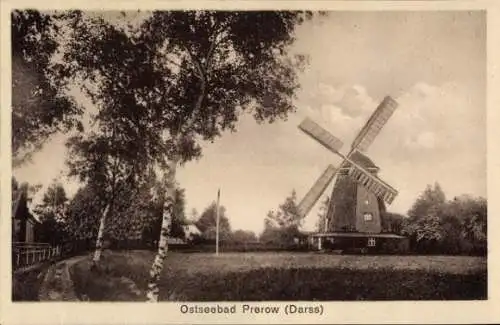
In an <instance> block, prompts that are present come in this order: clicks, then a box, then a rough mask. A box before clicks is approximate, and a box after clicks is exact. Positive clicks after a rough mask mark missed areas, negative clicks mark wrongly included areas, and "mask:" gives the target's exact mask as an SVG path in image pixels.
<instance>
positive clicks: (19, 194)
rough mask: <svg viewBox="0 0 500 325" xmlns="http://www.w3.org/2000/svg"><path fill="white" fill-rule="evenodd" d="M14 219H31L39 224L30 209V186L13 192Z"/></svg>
mask: <svg viewBox="0 0 500 325" xmlns="http://www.w3.org/2000/svg"><path fill="white" fill-rule="evenodd" d="M11 208H12V218H15V219H23V218H24V219H29V220H33V221H35V222H39V221H38V220H37V219H36V218H35V217H34V216H33V213H32V212H31V211H30V208H29V207H28V186H27V185H26V184H23V185H21V186H20V187H19V188H18V189H17V190H13V192H12V206H11Z"/></svg>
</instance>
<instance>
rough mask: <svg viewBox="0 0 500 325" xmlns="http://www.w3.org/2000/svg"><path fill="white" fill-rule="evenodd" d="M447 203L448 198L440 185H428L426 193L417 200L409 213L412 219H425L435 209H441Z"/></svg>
mask: <svg viewBox="0 0 500 325" xmlns="http://www.w3.org/2000/svg"><path fill="white" fill-rule="evenodd" d="M445 202H446V197H445V195H444V192H443V190H442V189H441V186H440V185H439V183H437V182H436V183H434V187H432V186H431V185H427V187H426V189H425V191H424V192H423V193H422V194H421V195H420V196H419V197H418V198H417V200H416V201H415V203H414V204H413V206H412V207H411V208H410V210H409V211H408V215H409V216H410V217H414V218H418V217H425V216H427V215H429V213H431V210H433V209H440V207H441V206H442V205H443V204H444V203H445Z"/></svg>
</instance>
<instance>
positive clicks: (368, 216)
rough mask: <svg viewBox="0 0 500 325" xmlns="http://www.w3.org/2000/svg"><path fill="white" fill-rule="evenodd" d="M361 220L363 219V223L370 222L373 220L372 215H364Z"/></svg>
mask: <svg viewBox="0 0 500 325" xmlns="http://www.w3.org/2000/svg"><path fill="white" fill-rule="evenodd" d="M363 218H364V219H365V221H372V220H373V215H372V214H371V213H365V214H364V215H363Z"/></svg>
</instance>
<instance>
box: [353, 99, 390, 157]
mask: <svg viewBox="0 0 500 325" xmlns="http://www.w3.org/2000/svg"><path fill="white" fill-rule="evenodd" d="M397 107H398V103H397V102H396V101H395V100H394V99H392V98H391V97H390V96H386V97H385V98H384V100H383V101H382V102H381V103H380V105H379V106H378V107H377V109H376V110H375V112H374V113H373V114H372V116H371V117H370V118H369V119H368V121H367V122H366V124H365V125H364V127H363V128H362V129H361V131H360V132H359V134H358V136H357V137H356V139H354V142H353V143H352V149H353V150H354V149H356V150H359V151H361V152H364V151H366V150H367V149H368V147H369V146H370V145H371V144H372V142H373V140H374V139H375V137H376V136H377V135H378V134H379V133H380V130H381V129H382V128H383V127H384V125H385V123H386V122H387V120H389V118H390V117H391V115H392V113H394V111H395V110H396V108H397Z"/></svg>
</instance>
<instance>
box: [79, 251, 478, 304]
mask: <svg viewBox="0 0 500 325" xmlns="http://www.w3.org/2000/svg"><path fill="white" fill-rule="evenodd" d="M152 260H153V253H152V252H147V251H129V252H107V253H106V254H105V255H104V260H103V265H105V266H106V267H105V269H106V270H105V271H104V272H102V273H100V274H98V275H97V274H93V273H91V272H89V267H90V259H85V260H83V261H81V262H80V263H78V264H76V265H75V266H74V267H73V268H72V269H71V274H72V277H73V280H74V282H75V290H76V291H77V294H79V295H80V296H82V295H85V296H87V297H88V299H90V300H93V301H120V300H121V301H127V300H138V301H140V300H142V299H143V298H142V295H141V296H140V297H137V296H135V295H133V294H131V293H129V292H128V287H127V285H125V284H123V285H121V282H120V281H118V280H117V279H124V278H129V279H131V280H133V281H134V282H135V283H136V284H137V287H138V288H139V290H140V291H142V292H144V291H145V289H146V287H147V281H148V274H149V268H150V266H151V262H152ZM122 282H123V281H122ZM486 283H487V273H486V258H482V257H466V256H356V255H326V254H317V253H225V254H221V255H220V256H215V255H214V254H207V253H190V254H186V253H175V252H174V253H169V255H168V257H167V261H166V263H165V268H164V271H163V273H162V279H161V284H160V290H161V295H160V299H161V300H178V301H242V300H243V301H263V300H282V301H285V300H322V301H327V300H457V299H459V300H470V299H486V297H487V284H486Z"/></svg>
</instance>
